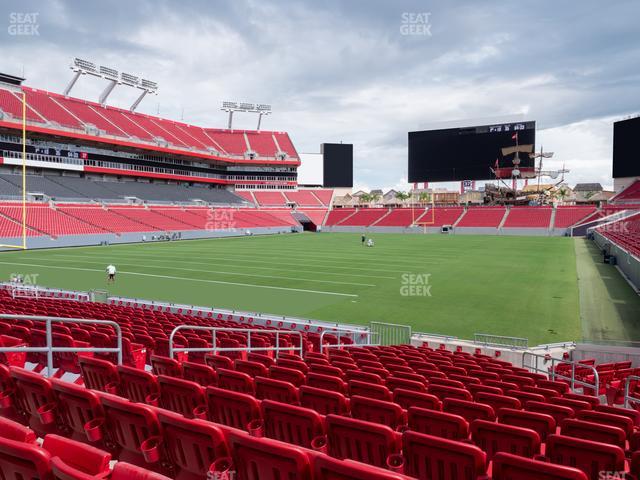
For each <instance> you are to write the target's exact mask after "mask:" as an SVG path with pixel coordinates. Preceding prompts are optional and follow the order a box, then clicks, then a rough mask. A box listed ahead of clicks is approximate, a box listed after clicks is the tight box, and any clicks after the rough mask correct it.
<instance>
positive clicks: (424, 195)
mask: <svg viewBox="0 0 640 480" xmlns="http://www.w3.org/2000/svg"><path fill="white" fill-rule="evenodd" d="M418 200H419V201H420V203H431V194H430V193H429V192H421V193H420V196H419V197H418Z"/></svg>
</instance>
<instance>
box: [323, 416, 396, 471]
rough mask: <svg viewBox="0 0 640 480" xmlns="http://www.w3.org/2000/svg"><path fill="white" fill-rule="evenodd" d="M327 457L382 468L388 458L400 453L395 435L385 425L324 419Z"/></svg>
mask: <svg viewBox="0 0 640 480" xmlns="http://www.w3.org/2000/svg"><path fill="white" fill-rule="evenodd" d="M326 425H327V443H328V452H329V455H331V456H332V457H335V458H340V459H345V458H350V459H351V460H356V461H358V462H363V463H366V464H369V465H374V466H377V467H385V466H386V465H387V458H388V456H389V455H392V454H397V453H398V452H399V451H400V440H399V437H398V435H397V434H396V433H395V432H394V431H393V430H391V429H390V428H389V427H387V426H385V425H378V424H375V423H370V422H365V421H362V420H357V419H354V418H347V417H341V416H338V415H327V417H326Z"/></svg>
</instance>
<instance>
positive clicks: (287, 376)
mask: <svg viewBox="0 0 640 480" xmlns="http://www.w3.org/2000/svg"><path fill="white" fill-rule="evenodd" d="M269 376H270V377H271V378H273V379H275V380H282V381H285V382H289V383H292V384H293V385H295V386H296V387H299V386H301V385H304V384H305V382H306V377H305V375H304V373H302V372H301V371H300V370H296V369H293V368H287V367H279V366H278V365H273V366H272V367H271V368H269Z"/></svg>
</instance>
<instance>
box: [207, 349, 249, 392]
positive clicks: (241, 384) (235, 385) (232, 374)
mask: <svg viewBox="0 0 640 480" xmlns="http://www.w3.org/2000/svg"><path fill="white" fill-rule="evenodd" d="M223 358H224V357H223ZM216 372H217V373H218V386H219V387H220V388H224V389H225V390H231V391H233V392H240V393H248V394H250V395H253V394H254V393H255V385H254V383H253V378H252V377H250V376H249V375H247V374H246V373H242V372H236V371H235V370H229V369H227V368H218V369H217V370H216Z"/></svg>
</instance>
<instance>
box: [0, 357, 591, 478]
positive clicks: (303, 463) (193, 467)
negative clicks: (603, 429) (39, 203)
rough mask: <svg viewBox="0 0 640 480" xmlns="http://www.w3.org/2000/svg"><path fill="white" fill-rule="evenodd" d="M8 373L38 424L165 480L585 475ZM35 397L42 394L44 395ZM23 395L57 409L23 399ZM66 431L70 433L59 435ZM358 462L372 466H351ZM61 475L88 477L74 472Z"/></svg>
mask: <svg viewBox="0 0 640 480" xmlns="http://www.w3.org/2000/svg"><path fill="white" fill-rule="evenodd" d="M10 374H11V377H10V379H9V380H6V379H4V381H5V382H7V381H11V380H13V381H14V382H15V385H14V388H15V394H16V400H17V404H18V405H21V406H22V407H23V408H26V409H27V410H28V411H29V413H30V414H31V418H30V421H31V422H33V421H34V418H33V416H34V415H36V416H37V417H38V418H37V421H36V424H37V425H38V426H39V425H42V421H43V420H46V421H47V423H48V425H45V426H46V427H47V428H58V429H61V431H62V432H66V433H67V435H68V436H69V434H78V435H79V436H80V437H82V436H84V439H85V442H86V443H93V444H96V445H100V446H103V447H104V448H105V449H106V450H107V451H109V453H112V454H113V455H114V457H117V458H118V459H119V460H120V461H121V462H129V463H132V464H134V465H138V466H144V467H147V468H149V469H151V470H154V471H160V472H163V473H167V474H169V476H171V477H172V478H185V479H189V478H193V479H196V478H198V479H204V478H211V477H210V473H212V472H213V473H215V472H218V473H220V474H222V473H225V472H228V471H232V470H236V471H237V474H238V477H237V478H240V479H251V480H276V479H280V478H295V479H298V478H300V479H312V478H313V479H314V480H315V479H318V480H319V479H329V478H339V479H344V480H348V479H354V480H356V479H360V480H364V479H365V478H366V479H401V478H407V477H404V476H402V475H399V474H392V473H389V472H385V471H384V470H380V469H378V468H375V467H374V466H372V465H376V464H380V465H383V466H385V467H386V468H388V469H390V470H392V471H403V472H404V473H405V474H407V475H408V476H409V477H411V478H420V479H427V478H429V479H432V478H433V479H439V478H442V479H445V478H447V479H449V478H450V479H458V478H459V479H463V478H465V479H480V478H485V472H486V471H487V469H486V462H487V460H488V459H493V465H492V470H493V478H494V479H495V480H499V479H505V480H506V479H510V478H520V479H525V478H531V479H533V478H537V479H575V480H578V479H580V480H585V479H586V478H587V477H586V476H585V475H584V473H582V472H580V470H578V469H575V468H569V467H565V466H561V465H553V464H550V463H546V462H542V461H536V460H533V459H526V458H519V457H518V456H516V455H510V454H508V453H505V452H503V451H498V450H501V449H503V448H504V447H505V444H504V439H502V442H503V443H501V445H500V446H499V447H498V449H497V450H496V451H493V450H492V451H491V452H490V454H489V458H487V455H486V454H485V453H484V452H483V451H482V450H481V449H480V448H478V447H477V446H473V445H470V444H465V443H460V442H456V441H451V440H447V439H443V438H438V437H434V436H430V435H424V434H420V433H417V432H411V431H405V432H404V433H394V432H393V431H392V430H391V429H389V428H388V427H385V426H382V425H377V426H376V425H375V424H371V423H369V422H365V421H360V420H356V419H351V418H347V417H341V416H337V415H328V416H327V417H326V418H325V421H326V423H327V432H328V433H327V436H326V444H324V445H323V444H322V443H320V444H318V445H316V446H315V447H316V451H311V450H306V449H304V448H300V447H299V446H293V445H286V444H284V443H281V442H280V441H276V440H273V439H265V438H260V437H259V434H258V432H253V433H254V435H258V437H252V436H249V435H247V434H246V433H240V432H238V431H236V430H234V429H230V428H228V427H223V426H221V425H215V424H213V423H208V422H205V421H201V420H190V419H186V418H184V417H183V416H181V415H177V414H175V413H172V412H168V411H165V410H162V409H157V408H154V407H150V406H146V405H142V404H137V403H133V402H128V401H126V400H123V399H120V398H118V397H115V396H113V395H109V394H105V393H96V392H94V391H91V390H88V389H85V388H82V387H78V386H76V385H72V384H65V382H62V381H60V380H52V381H48V380H46V379H44V378H42V377H40V376H38V375H37V374H33V373H30V372H26V371H24V370H21V369H16V368H14V369H12V370H11V372H10ZM1 378H3V377H2V376H0V379H1ZM48 389H51V391H48ZM38 390H39V391H38ZM36 391H37V393H38V394H40V395H43V396H42V397H36V396H35V395H34V394H35V393H36ZM25 398H28V399H29V400H36V399H39V400H41V401H43V402H44V401H49V403H45V404H44V405H39V404H38V403H37V402H33V403H32V402H30V401H26V402H23V400H24V399H25ZM264 403H266V404H267V406H269V405H271V408H274V407H275V409H276V413H275V416H274V418H273V423H274V428H275V431H278V430H279V431H280V432H283V431H284V430H285V429H286V428H287V427H286V426H285V425H284V423H283V422H286V421H293V422H294V423H296V422H297V423H298V424H299V423H300V422H304V419H303V418H301V417H297V418H294V419H292V418H291V417H289V418H288V419H286V418H284V417H282V416H280V417H279V416H278V413H279V412H278V409H280V413H281V415H287V414H289V415H290V414H291V410H292V409H293V411H294V413H295V409H296V408H299V407H291V406H288V405H286V404H278V403H277V402H269V401H265V402H264ZM51 405H55V408H56V409H58V410H59V412H58V413H57V415H53V414H52V412H53V410H51V408H52V407H51ZM36 407H37V408H36ZM42 407H49V409H47V408H42ZM34 408H35V413H34ZM57 420H62V423H61V424H56V421H57ZM38 422H39V423H38ZM64 422H67V423H66V424H65V423H64ZM480 422H481V421H477V423H476V424H475V425H477V427H476V431H477V432H478V433H477V434H476V439H477V441H478V442H482V443H483V444H485V446H487V445H488V443H487V442H490V443H495V440H496V439H495V438H494V437H495V435H496V434H495V431H494V430H492V428H491V427H490V425H491V424H490V423H489V422H485V423H486V424H487V425H484V424H483V423H480ZM31 424H32V423H31ZM65 425H66V426H67V429H66V430H65V429H64V428H61V427H63V426H65ZM289 428H291V427H290V426H289ZM511 428H516V427H511ZM523 430H524V431H526V430H525V429H523ZM298 433H302V430H298ZM48 435H50V434H48ZM534 435H535V433H534ZM327 453H328V454H329V455H327ZM229 455H230V456H231V459H229ZM354 456H355V457H358V459H360V460H364V461H365V462H367V463H368V465H363V464H362V463H358V462H351V461H343V460H344V459H349V458H353V457H354ZM383 460H384V461H383ZM0 462H6V463H7V464H9V465H10V466H11V465H13V464H14V463H17V461H16V459H15V457H14V458H13V459H9V460H7V459H6V458H3V459H0ZM2 464H3V463H0V465H2ZM116 466H117V465H116ZM443 469H444V472H443ZM534 472H535V476H534ZM63 478H86V477H85V476H72V475H70V476H67V477H63ZM214 478H215V477H214ZM222 478H224V477H222Z"/></svg>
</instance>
